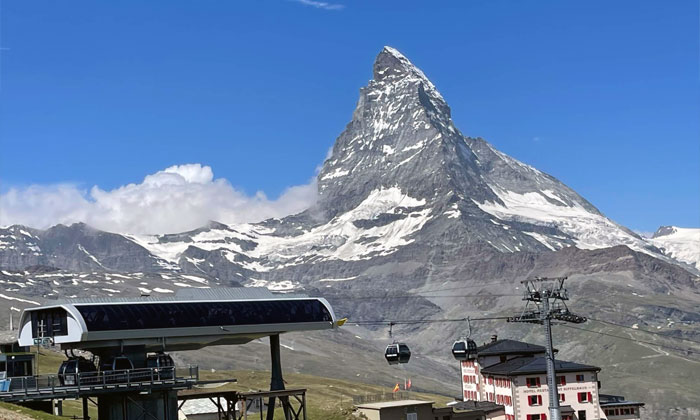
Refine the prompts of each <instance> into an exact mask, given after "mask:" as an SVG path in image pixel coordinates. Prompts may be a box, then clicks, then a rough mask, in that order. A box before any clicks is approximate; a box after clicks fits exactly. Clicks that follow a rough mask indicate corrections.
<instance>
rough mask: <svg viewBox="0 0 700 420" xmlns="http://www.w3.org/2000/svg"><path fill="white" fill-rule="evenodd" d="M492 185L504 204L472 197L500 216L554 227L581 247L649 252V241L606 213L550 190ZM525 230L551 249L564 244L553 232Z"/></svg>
mask: <svg viewBox="0 0 700 420" xmlns="http://www.w3.org/2000/svg"><path fill="white" fill-rule="evenodd" d="M491 189H492V190H493V192H494V193H495V194H496V196H498V198H499V199H500V200H501V201H502V202H503V204H500V203H495V202H489V201H485V202H483V203H479V202H476V201H475V204H477V205H478V206H479V208H480V209H481V210H483V211H485V212H487V213H489V214H491V215H493V216H495V217H497V218H498V219H500V220H504V221H516V222H525V223H530V224H533V225H540V226H548V227H555V228H557V229H559V230H560V231H561V232H564V233H565V234H567V235H569V236H570V237H571V238H572V239H573V240H574V242H575V243H576V246H577V247H578V248H581V249H598V248H608V247H612V246H616V245H627V246H629V247H630V248H632V249H634V250H637V251H641V252H645V253H651V252H650V251H649V250H648V249H647V248H648V244H647V243H646V242H645V241H644V240H643V239H642V238H640V237H637V236H634V235H633V234H631V233H629V232H627V231H626V230H625V229H622V228H621V227H620V226H619V225H617V224H615V223H614V222H613V221H611V220H610V219H608V218H607V217H605V216H602V215H600V214H595V213H591V212H590V211H588V210H587V209H585V208H584V207H583V206H582V205H580V204H579V203H574V204H573V205H566V204H565V201H564V199H563V198H562V197H559V196H558V195H557V194H556V193H554V192H553V191H549V190H545V191H538V192H528V193H524V194H520V193H516V192H513V191H507V190H504V189H501V188H498V187H492V188H491ZM524 233H526V234H527V235H529V236H532V237H533V238H535V239H537V240H538V241H539V242H541V243H542V244H543V245H545V246H546V247H548V248H550V249H560V248H562V247H563V246H565V244H564V242H559V241H557V240H556V238H555V237H552V236H545V235H541V234H535V233H533V232H524Z"/></svg>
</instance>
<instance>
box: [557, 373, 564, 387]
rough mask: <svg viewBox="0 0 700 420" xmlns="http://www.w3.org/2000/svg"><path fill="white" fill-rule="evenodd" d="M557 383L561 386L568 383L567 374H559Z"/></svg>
mask: <svg viewBox="0 0 700 420" xmlns="http://www.w3.org/2000/svg"><path fill="white" fill-rule="evenodd" d="M557 384H559V385H561V386H564V385H566V376H563V375H562V376H557Z"/></svg>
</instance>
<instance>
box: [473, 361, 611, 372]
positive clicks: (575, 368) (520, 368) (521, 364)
mask: <svg viewBox="0 0 700 420" xmlns="http://www.w3.org/2000/svg"><path fill="white" fill-rule="evenodd" d="M554 369H555V370H556V371H557V372H583V371H591V370H593V371H596V372H599V371H600V368H599V367H597V366H592V365H584V364H581V363H575V362H567V361H565V360H555V362H554ZM481 371H482V372H483V373H487V374H491V375H508V376H517V375H526V374H530V373H545V372H547V361H546V359H545V358H544V357H516V358H515V359H511V360H508V361H506V362H503V363H497V364H495V365H491V366H489V367H485V368H483V369H482V370H481Z"/></svg>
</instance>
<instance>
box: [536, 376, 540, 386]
mask: <svg viewBox="0 0 700 420" xmlns="http://www.w3.org/2000/svg"><path fill="white" fill-rule="evenodd" d="M537 386H540V377H539V376H538V377H537Z"/></svg>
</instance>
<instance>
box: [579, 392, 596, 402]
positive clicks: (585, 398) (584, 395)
mask: <svg viewBox="0 0 700 420" xmlns="http://www.w3.org/2000/svg"><path fill="white" fill-rule="evenodd" d="M592 397H593V396H592V395H591V393H590V392H579V393H578V402H591V400H592V399H593V398H592Z"/></svg>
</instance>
